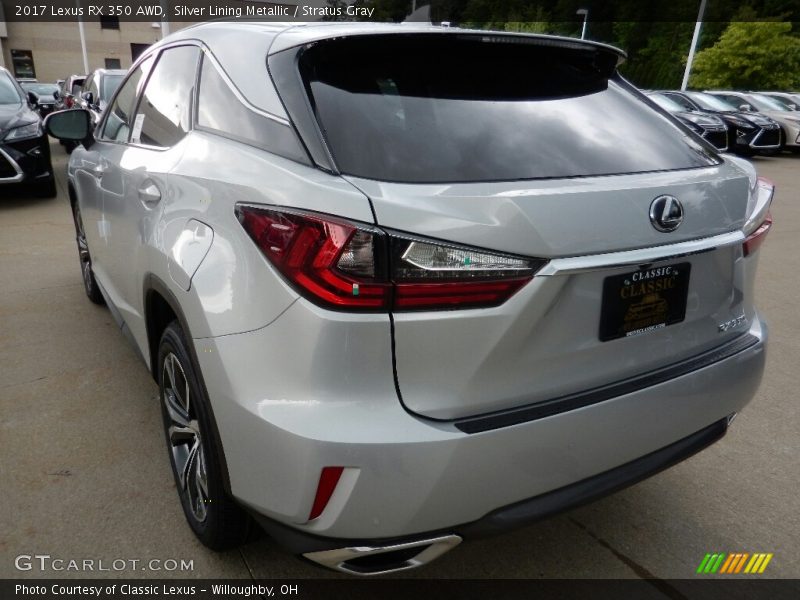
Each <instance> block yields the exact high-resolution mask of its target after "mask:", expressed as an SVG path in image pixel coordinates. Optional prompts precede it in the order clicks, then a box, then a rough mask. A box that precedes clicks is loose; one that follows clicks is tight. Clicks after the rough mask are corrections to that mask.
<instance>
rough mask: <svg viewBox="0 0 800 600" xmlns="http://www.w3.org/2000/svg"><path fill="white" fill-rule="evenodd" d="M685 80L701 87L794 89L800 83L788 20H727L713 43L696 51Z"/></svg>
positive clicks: (799, 61)
mask: <svg viewBox="0 0 800 600" xmlns="http://www.w3.org/2000/svg"><path fill="white" fill-rule="evenodd" d="M689 84H690V86H691V87H694V88H701V89H702V88H717V89H741V90H747V89H751V90H759V89H762V90H763V89H779V90H788V89H794V88H796V87H798V86H800V38H798V37H796V36H794V35H792V24H791V23H781V22H776V21H739V22H734V23H731V24H730V25H728V28H727V29H726V30H725V32H724V33H723V34H722V36H721V37H720V38H719V41H717V43H716V44H714V45H713V46H711V47H710V48H706V49H705V50H701V51H700V52H698V53H697V56H696V57H695V61H694V65H693V67H692V77H691V79H690V80H689Z"/></svg>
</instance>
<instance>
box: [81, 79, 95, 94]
mask: <svg viewBox="0 0 800 600" xmlns="http://www.w3.org/2000/svg"><path fill="white" fill-rule="evenodd" d="M93 80H94V75H89V77H88V78H87V79H86V81H84V82H83V85H82V86H81V89H80V92H79V93H83V92H88V91H89V86H90V85H92V81H93Z"/></svg>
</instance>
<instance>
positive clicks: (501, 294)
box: [236, 205, 546, 311]
mask: <svg viewBox="0 0 800 600" xmlns="http://www.w3.org/2000/svg"><path fill="white" fill-rule="evenodd" d="M236 213H237V216H238V218H239V221H240V222H241V224H242V226H243V227H244V229H245V230H246V231H247V233H248V234H249V235H250V237H251V238H253V240H254V241H255V242H256V244H257V245H258V247H259V248H260V249H261V251H262V252H263V254H264V256H266V258H267V259H268V260H269V261H270V263H272V265H273V266H274V267H275V268H276V269H278V271H280V272H281V273H282V274H283V275H284V277H286V278H287V279H288V280H289V282H290V283H291V284H292V285H294V287H295V288H296V289H297V290H298V291H299V292H300V293H302V294H303V296H305V297H306V298H308V299H309V300H312V301H313V302H315V303H316V304H319V305H321V306H325V307H328V308H339V309H342V310H372V311H387V310H393V311H407V310H440V309H455V308H479V307H490V306H497V305H499V304H502V303H503V302H505V301H506V300H508V298H510V297H511V296H512V295H513V294H514V293H515V292H516V291H517V290H519V289H520V288H521V287H522V286H523V285H525V284H526V283H527V282H528V281H530V280H531V278H532V277H533V276H534V274H535V273H536V271H538V270H539V269H540V268H541V267H542V265H544V264H545V262H546V261H544V260H540V259H531V258H525V257H518V256H510V255H504V254H496V253H493V252H485V251H482V250H476V249H473V248H466V247H461V246H456V245H451V244H447V243H443V242H438V241H435V240H428V239H419V238H411V237H406V236H404V235H402V234H395V233H392V232H388V233H387V232H385V231H382V230H380V229H377V228H375V227H371V226H368V225H362V224H355V223H352V222H350V221H345V220H343V219H338V218H336V217H330V216H327V215H324V216H323V215H318V214H315V213H307V212H299V211H294V210H286V209H273V208H262V207H255V206H247V205H239V206H238V207H237V209H236Z"/></svg>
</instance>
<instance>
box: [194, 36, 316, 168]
mask: <svg viewBox="0 0 800 600" xmlns="http://www.w3.org/2000/svg"><path fill="white" fill-rule="evenodd" d="M201 50H202V56H201V58H200V60H199V61H198V69H197V83H196V85H195V91H194V97H193V98H192V102H193V104H194V107H195V109H196V110H194V112H193V119H192V127H193V129H194V130H195V131H202V132H204V133H208V134H211V135H217V136H219V137H222V138H225V139H228V140H231V141H234V142H238V143H240V144H245V145H247V146H250V147H252V148H257V149H259V150H263V151H265V152H269V153H270V154H274V155H275V156H280V157H281V158H284V159H286V160H291V161H292V162H295V163H297V164H302V165H304V166H316V165H315V163H314V160H313V158H312V157H311V154H310V152H309V151H308V148H307V147H306V145H305V143H304V142H303V138H302V136H301V135H300V134H299V132H298V131H297V129H296V127H295V126H294V125H293V123H292V121H291V120H290V119H288V118H285V117H281V116H279V115H275V114H273V113H271V112H268V111H266V110H263V109H260V108H258V107H257V106H254V105H253V104H252V103H251V102H250V101H249V100H247V98H245V96H244V94H242V92H241V90H239V88H238V87H237V86H236V84H235V83H234V81H233V80H232V79H231V77H230V76H229V75H228V73H227V72H226V71H225V69H224V68H223V67H222V65H221V64H220V62H219V60H217V57H216V56H214V53H213V52H212V51H211V50H210V49H209V48H208V47H207V46H205V45H204V44H201ZM206 60H208V61H209V62H210V63H211V66H212V67H213V68H214V69H215V70H216V72H217V75H219V76H220V78H221V79H222V81H223V82H224V83H225V85H226V86H227V87H228V89H229V90H230V92H231V93H232V94H233V95H234V96H235V97H236V99H237V100H238V101H239V103H240V104H241V105H242V106H243V107H244V108H245V109H247V110H249V111H250V112H252V113H254V114H256V115H258V116H260V117H264V118H267V119H269V120H270V121H273V122H275V123H277V124H278V125H283V126H285V127H288V128H289V129H290V130H291V131H292V132H293V133H294V135H295V137H296V138H297V143H298V145H299V146H300V148H301V149H302V150H303V152H304V153H305V154H306V157H307V159H308V160H307V162H300V161H298V160H297V159H295V158H292V157H289V156H286V155H284V154H282V153H281V152H279V151H277V149H273V148H270V147H269V146H268V145H266V144H264V145H257V144H256V143H255V142H254V140H248V139H245V138H241V137H239V136H237V135H235V134H232V133H230V132H226V131H221V130H219V129H214V128H213V127H205V126H203V125H200V123H199V122H198V117H199V108H198V107H199V105H200V86H201V85H202V72H203V64H204V62H205V61H206ZM269 83H270V84H272V82H271V81H270V82H269ZM279 97H280V96H279Z"/></svg>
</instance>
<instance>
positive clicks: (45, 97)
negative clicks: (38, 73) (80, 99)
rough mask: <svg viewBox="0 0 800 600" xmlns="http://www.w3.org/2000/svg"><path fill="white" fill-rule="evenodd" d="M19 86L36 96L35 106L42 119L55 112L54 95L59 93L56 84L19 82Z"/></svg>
mask: <svg viewBox="0 0 800 600" xmlns="http://www.w3.org/2000/svg"><path fill="white" fill-rule="evenodd" d="M19 84H20V86H22V89H23V90H25V91H26V92H31V93H33V94H35V95H36V106H37V109H38V111H39V114H40V115H42V118H44V117H46V116H47V115H49V114H50V113H51V112H53V111H54V110H55V105H56V95H57V93H58V91H59V87H58V84H56V83H39V82H38V81H20V82H19Z"/></svg>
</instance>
